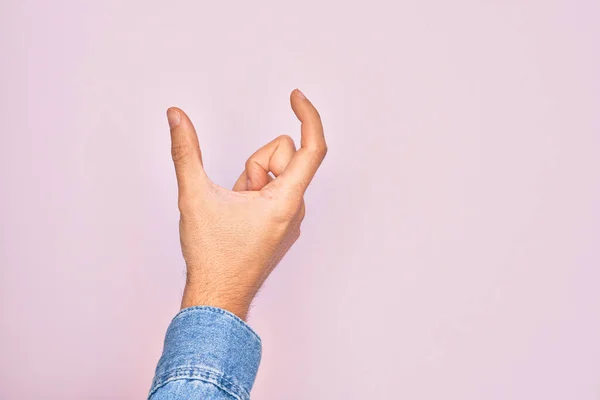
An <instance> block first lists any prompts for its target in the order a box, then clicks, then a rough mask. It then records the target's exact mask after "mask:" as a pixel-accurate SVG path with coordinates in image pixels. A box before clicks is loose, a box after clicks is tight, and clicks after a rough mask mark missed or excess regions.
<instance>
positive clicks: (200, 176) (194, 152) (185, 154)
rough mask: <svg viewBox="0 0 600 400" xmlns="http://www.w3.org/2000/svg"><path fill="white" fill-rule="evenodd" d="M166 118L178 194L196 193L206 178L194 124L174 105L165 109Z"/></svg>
mask: <svg viewBox="0 0 600 400" xmlns="http://www.w3.org/2000/svg"><path fill="white" fill-rule="evenodd" d="M167 119H168V121H169V128H170V129H171V155H172V157H173V163H174V164H175V174H176V175H177V186H178V188H179V196H180V197H181V196H185V195H188V194H189V193H190V192H191V193H197V192H199V191H201V190H200V189H201V186H202V185H203V184H204V183H205V182H206V181H207V179H208V178H207V176H206V173H205V172H204V168H203V166H202V153H201V151H200V146H199V145H198V136H197V135H196V130H195V129H194V125H193V124H192V121H190V119H189V117H188V116H187V115H186V114H185V113H184V112H183V111H182V110H180V109H179V108H176V107H171V108H169V109H168V110H167Z"/></svg>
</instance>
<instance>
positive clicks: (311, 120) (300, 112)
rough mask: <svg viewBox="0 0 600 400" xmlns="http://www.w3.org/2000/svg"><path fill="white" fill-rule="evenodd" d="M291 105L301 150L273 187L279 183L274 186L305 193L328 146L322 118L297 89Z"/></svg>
mask: <svg viewBox="0 0 600 400" xmlns="http://www.w3.org/2000/svg"><path fill="white" fill-rule="evenodd" d="M290 102H291V104H292V109H293V110H294V113H295V114H296V117H298V120H300V123H301V128H300V129H301V135H302V138H301V142H300V143H301V147H300V149H299V150H298V151H297V152H296V154H295V155H294V158H292V161H290V163H289V164H288V166H287V167H286V168H285V170H284V171H283V173H282V174H281V175H280V176H279V177H277V179H275V181H273V183H275V182H276V181H279V182H277V184H280V185H284V186H286V187H288V188H290V189H297V190H300V191H301V192H302V193H304V191H305V190H306V188H307V187H308V185H309V184H310V182H311V180H312V178H313V177H314V176H315V173H316V172H317V169H319V166H320V165H321V162H323V159H324V158H325V155H326V154H327V144H326V143H325V135H324V134H323V124H322V122H321V116H320V115H319V112H318V111H317V109H316V108H315V107H314V106H313V105H312V103H311V102H310V100H308V99H307V98H306V97H305V96H304V94H303V93H302V92H301V91H300V90H298V89H296V90H294V91H293V92H292V94H291V95H290Z"/></svg>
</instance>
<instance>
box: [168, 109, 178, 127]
mask: <svg viewBox="0 0 600 400" xmlns="http://www.w3.org/2000/svg"><path fill="white" fill-rule="evenodd" d="M167 120H168V121H169V128H175V127H176V126H177V125H179V121H180V120H181V115H179V111H177V110H176V109H174V108H169V109H168V110H167Z"/></svg>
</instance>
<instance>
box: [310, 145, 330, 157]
mask: <svg viewBox="0 0 600 400" xmlns="http://www.w3.org/2000/svg"><path fill="white" fill-rule="evenodd" d="M327 151H328V149H327V145H326V144H324V143H323V144H319V145H315V146H313V147H311V148H310V149H309V152H310V153H311V154H312V155H313V156H314V157H316V158H319V159H323V158H325V156H326V155H327Z"/></svg>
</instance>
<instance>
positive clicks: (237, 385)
mask: <svg viewBox="0 0 600 400" xmlns="http://www.w3.org/2000/svg"><path fill="white" fill-rule="evenodd" d="M260 356H261V342H260V338H259V337H258V335H257V334H256V333H254V331H253V330H252V329H251V328H250V327H249V326H248V325H247V324H246V323H245V322H244V321H242V320H241V319H240V318H238V317H237V316H235V315H234V314H232V313H230V312H228V311H225V310H222V309H220V308H215V307H208V306H198V307H190V308H186V309H183V310H181V311H180V312H179V313H178V314H177V315H176V316H175V318H173V321H172V322H171V324H170V325H169V329H168V330H167V335H166V338H165V344H164V349H163V354H162V357H161V358H160V361H159V362H158V366H157V367H156V374H155V377H154V380H153V382H152V388H151V389H150V394H149V396H152V394H153V393H154V392H155V391H156V390H158V389H159V388H160V387H161V386H164V385H166V384H167V383H169V382H171V381H174V380H178V379H186V380H202V381H204V382H209V383H212V384H214V385H216V386H218V387H219V388H220V389H221V390H223V391H225V392H227V393H229V394H231V395H233V396H237V398H240V399H248V398H249V397H250V389H251V388H252V385H253V383H254V378H255V377H256V372H257V371H258V365H259V364H260Z"/></svg>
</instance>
